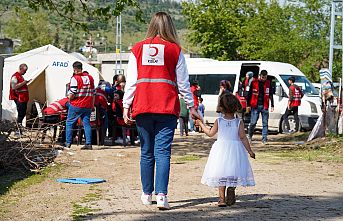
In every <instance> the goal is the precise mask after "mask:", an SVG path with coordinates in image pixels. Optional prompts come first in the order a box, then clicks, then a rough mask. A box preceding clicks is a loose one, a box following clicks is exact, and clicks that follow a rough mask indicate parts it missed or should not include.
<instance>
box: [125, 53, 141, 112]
mask: <svg viewBox="0 0 343 221" xmlns="http://www.w3.org/2000/svg"><path fill="white" fill-rule="evenodd" d="M137 76H138V74H137V60H136V57H135V55H134V54H133V53H132V52H131V54H130V57H129V64H128V67H127V75H126V85H125V94H124V98H123V107H124V108H130V106H131V104H132V101H133V98H134V97H135V91H136V84H137Z"/></svg>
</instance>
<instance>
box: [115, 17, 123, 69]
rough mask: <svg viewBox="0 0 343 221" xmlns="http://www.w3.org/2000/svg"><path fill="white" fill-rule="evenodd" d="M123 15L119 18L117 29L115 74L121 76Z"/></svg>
mask: <svg viewBox="0 0 343 221" xmlns="http://www.w3.org/2000/svg"><path fill="white" fill-rule="evenodd" d="M121 46H122V45H121V14H120V15H119V16H117V28H116V66H115V74H121V72H122V59H121Z"/></svg>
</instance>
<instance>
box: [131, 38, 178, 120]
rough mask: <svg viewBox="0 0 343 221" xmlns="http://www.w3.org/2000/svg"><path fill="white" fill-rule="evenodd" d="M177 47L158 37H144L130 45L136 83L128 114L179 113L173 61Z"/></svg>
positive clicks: (176, 56) (174, 62)
mask: <svg viewBox="0 0 343 221" xmlns="http://www.w3.org/2000/svg"><path fill="white" fill-rule="evenodd" d="M180 51H181V48H180V47H179V46H178V45H177V44H175V43H170V42H168V41H164V40H162V39H160V38H159V37H155V38H154V39H151V38H150V39H146V40H144V41H141V42H139V43H137V44H136V45H135V46H134V47H133V48H132V53H133V54H134V56H135V57H136V61H137V73H138V76H137V87H136V91H135V98H134V100H133V104H132V117H133V118H134V117H136V116H137V115H139V114H143V113H158V114H173V115H175V116H178V115H179V113H180V102H179V98H178V92H177V87H176V86H177V84H176V72H175V69H176V65H177V62H178V59H179V54H180Z"/></svg>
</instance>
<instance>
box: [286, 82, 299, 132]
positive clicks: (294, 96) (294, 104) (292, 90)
mask: <svg viewBox="0 0 343 221" xmlns="http://www.w3.org/2000/svg"><path fill="white" fill-rule="evenodd" d="M294 82H295V78H294V77H290V78H288V83H289V98H288V105H287V109H286V112H285V114H284V115H283V120H284V121H285V124H286V129H287V130H288V132H290V133H292V132H297V131H298V130H299V116H298V108H299V106H300V105H301V98H302V97H303V96H304V94H303V93H302V91H301V88H300V87H299V86H298V85H296V84H294ZM291 114H292V115H293V116H294V120H295V131H292V130H290V126H289V121H288V116H289V115H291Z"/></svg>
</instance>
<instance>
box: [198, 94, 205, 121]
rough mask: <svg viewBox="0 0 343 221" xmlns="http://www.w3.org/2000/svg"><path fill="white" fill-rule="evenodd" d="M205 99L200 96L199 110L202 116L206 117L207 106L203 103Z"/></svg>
mask: <svg viewBox="0 0 343 221" xmlns="http://www.w3.org/2000/svg"><path fill="white" fill-rule="evenodd" d="M202 101H203V99H202V98H201V97H199V107H198V111H199V112H200V114H201V116H202V118H204V116H205V106H204V104H203V103H202Z"/></svg>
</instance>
